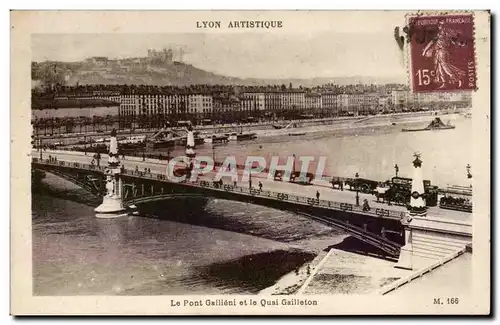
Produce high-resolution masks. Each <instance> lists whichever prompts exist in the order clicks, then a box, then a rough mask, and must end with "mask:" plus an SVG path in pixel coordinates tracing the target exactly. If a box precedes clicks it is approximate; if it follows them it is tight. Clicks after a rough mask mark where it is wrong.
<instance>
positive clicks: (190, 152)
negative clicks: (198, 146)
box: [185, 125, 196, 170]
mask: <svg viewBox="0 0 500 325" xmlns="http://www.w3.org/2000/svg"><path fill="white" fill-rule="evenodd" d="M187 130H188V131H187V139H186V151H185V153H186V157H187V161H186V164H187V166H188V168H189V169H190V170H191V169H192V168H193V164H194V158H195V157H196V150H195V142H194V132H193V127H192V126H191V125H189V126H188V129H187Z"/></svg>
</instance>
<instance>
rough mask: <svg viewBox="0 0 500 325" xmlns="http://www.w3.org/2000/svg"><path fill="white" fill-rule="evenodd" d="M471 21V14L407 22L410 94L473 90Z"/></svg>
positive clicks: (474, 74) (474, 83)
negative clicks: (411, 92)
mask: <svg viewBox="0 0 500 325" xmlns="http://www.w3.org/2000/svg"><path fill="white" fill-rule="evenodd" d="M473 18H474V17H473V15H471V14H456V15H455V14H454V15H436V16H415V17H410V18H409V20H408V25H409V26H408V33H409V35H408V36H409V40H410V64H411V74H412V77H411V82H412V89H413V91H414V92H433V91H460V90H475V89H476V79H477V78H476V63H475V52H474V25H473V24H474V20H473Z"/></svg>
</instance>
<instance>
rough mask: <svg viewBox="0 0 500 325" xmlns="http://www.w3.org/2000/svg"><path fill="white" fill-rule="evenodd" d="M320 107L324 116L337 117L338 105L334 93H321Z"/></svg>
mask: <svg viewBox="0 0 500 325" xmlns="http://www.w3.org/2000/svg"><path fill="white" fill-rule="evenodd" d="M321 106H322V108H323V112H324V114H325V116H338V115H339V105H338V96H337V94H336V93H334V92H331V91H329V92H322V93H321Z"/></svg>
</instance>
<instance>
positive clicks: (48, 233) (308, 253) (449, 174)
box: [32, 118, 472, 295]
mask: <svg viewBox="0 0 500 325" xmlns="http://www.w3.org/2000/svg"><path fill="white" fill-rule="evenodd" d="M445 121H446V119H445ZM453 124H455V125H456V129H454V130H444V131H435V132H416V133H402V132H400V128H401V126H390V127H385V128H364V129H362V130H347V131H343V132H341V133H338V132H337V133H334V134H333V133H325V134H316V135H308V136H304V137H293V142H290V140H291V137H281V138H262V139H258V140H259V141H251V142H247V143H244V144H242V143H239V144H228V145H224V146H219V147H217V149H216V155H217V156H218V157H223V156H225V155H228V154H231V155H237V156H244V155H258V154H262V155H266V154H267V155H281V156H283V155H291V154H298V155H312V156H320V155H324V156H326V157H327V169H326V171H325V173H326V174H329V175H339V176H349V175H354V174H355V173H356V172H358V173H359V174H360V177H366V178H374V179H388V178H390V177H391V176H392V175H393V173H394V169H393V166H394V164H395V163H397V164H398V165H399V167H400V174H401V175H407V176H410V177H411V160H412V155H413V153H414V152H415V151H418V152H420V153H421V154H422V160H423V162H424V165H423V167H424V168H423V170H424V177H425V178H427V179H430V180H431V181H432V182H433V183H435V184H437V185H440V186H445V185H446V184H459V185H463V184H466V181H467V180H466V178H465V172H466V171H465V165H466V164H467V163H468V161H467V157H468V156H469V152H470V151H471V146H472V143H471V131H472V129H471V127H472V123H471V120H466V119H461V118H458V119H457V120H454V121H453ZM457 143H460V149H457V146H456V144H457ZM450 144H455V145H450ZM197 150H198V153H199V154H206V155H212V149H211V147H210V146H209V145H204V146H201V147H200V148H197ZM174 154H175V153H174ZM98 204H99V202H98V200H97V199H93V198H92V197H91V196H89V195H88V194H87V193H86V192H85V191H84V190H82V189H79V188H78V187H76V186H74V185H73V184H71V183H68V182H67V181H64V180H61V179H59V178H57V177H55V176H51V175H48V176H47V178H46V179H45V180H44V181H43V186H42V187H41V189H38V190H36V191H34V193H33V202H32V211H33V213H32V220H33V279H34V286H33V290H34V294H36V295H107V294H112V295H161V294H230V293H240V294H246V293H249V294H251V293H258V292H259V291H260V290H263V289H265V288H267V287H270V286H272V285H273V284H274V283H275V282H276V281H277V280H278V279H279V278H280V277H282V276H284V275H285V274H287V273H289V272H292V271H293V270H294V269H296V268H297V267H300V266H301V265H303V264H304V263H307V262H310V261H311V260H313V259H314V257H315V256H316V255H317V254H318V253H319V252H320V251H322V250H325V249H326V248H328V247H329V246H331V245H334V244H336V243H338V242H339V241H341V240H342V239H343V238H344V237H345V235H344V234H342V233H340V232H338V231H336V230H334V229H331V228H329V227H326V226H324V225H322V224H319V223H316V222H313V221H310V220H308V219H306V218H303V217H300V216H297V215H294V214H290V213H286V212H282V211H277V210H273V209H270V208H264V207H260V206H255V205H251V204H246V203H236V202H229V201H224V200H218V199H200V200H194V201H193V200H189V201H183V200H178V199H176V200H175V201H165V202H163V203H161V204H158V203H157V204H155V205H150V206H146V207H144V209H143V215H141V216H129V217H124V218H120V219H116V220H100V219H96V218H95V217H94V212H93V209H94V207H95V206H97V205H98Z"/></svg>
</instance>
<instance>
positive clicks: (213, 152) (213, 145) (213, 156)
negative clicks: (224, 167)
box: [212, 138, 216, 169]
mask: <svg viewBox="0 0 500 325" xmlns="http://www.w3.org/2000/svg"><path fill="white" fill-rule="evenodd" d="M213 140H214V139H213V138H212V160H213V161H214V169H215V147H216V145H215V143H214V142H213Z"/></svg>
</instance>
